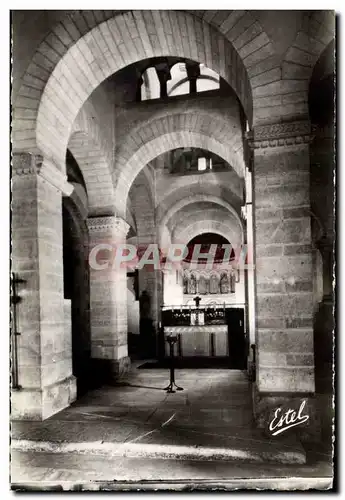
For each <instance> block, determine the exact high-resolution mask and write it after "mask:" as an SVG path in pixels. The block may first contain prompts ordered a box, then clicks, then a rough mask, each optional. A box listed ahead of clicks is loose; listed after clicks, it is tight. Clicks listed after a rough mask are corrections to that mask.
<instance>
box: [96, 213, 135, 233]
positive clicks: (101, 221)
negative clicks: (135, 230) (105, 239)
mask: <svg viewBox="0 0 345 500" xmlns="http://www.w3.org/2000/svg"><path fill="white" fill-rule="evenodd" d="M87 226H88V228H89V231H91V232H96V233H97V232H100V233H105V232H108V233H109V234H111V235H112V236H113V237H119V238H125V237H126V235H127V233H128V230H129V227H130V226H129V224H128V223H127V222H126V221H125V220H124V219H122V218H121V217H117V216H115V215H107V216H104V217H89V218H88V219H87Z"/></svg>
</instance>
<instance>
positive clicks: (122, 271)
mask: <svg viewBox="0 0 345 500" xmlns="http://www.w3.org/2000/svg"><path fill="white" fill-rule="evenodd" d="M87 223H88V228H89V238H90V255H91V252H92V251H94V252H95V253H94V255H95V257H96V261H97V262H100V259H102V260H103V261H104V263H103V269H100V268H99V266H94V265H93V264H92V259H89V263H90V324H91V357H92V359H93V363H94V365H95V376H96V374H97V375H99V377H100V381H102V382H104V381H106V380H111V379H115V378H117V377H119V376H122V375H123V374H124V373H126V372H127V371H128V369H129V365H130V359H129V357H128V345H127V269H126V267H124V266H123V267H119V266H117V265H114V255H115V252H116V248H117V245H119V244H123V243H125V242H126V235H127V232H128V229H129V225H128V224H127V222H125V221H124V220H123V219H121V218H120V217H116V216H112V215H111V216H105V217H92V218H89V219H88V220H87ZM97 245H99V248H100V250H99V252H97V251H96V250H95V249H96V247H97ZM105 245H109V250H104V246H105ZM102 248H103V250H102ZM110 248H112V250H110Z"/></svg>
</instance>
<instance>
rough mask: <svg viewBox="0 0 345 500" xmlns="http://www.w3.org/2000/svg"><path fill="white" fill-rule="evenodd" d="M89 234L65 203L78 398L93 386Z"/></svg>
mask: <svg viewBox="0 0 345 500" xmlns="http://www.w3.org/2000/svg"><path fill="white" fill-rule="evenodd" d="M87 242H88V233H87V228H86V225H85V221H83V220H82V219H81V218H80V217H79V216H78V213H77V212H76V210H75V208H74V207H73V203H72V202H71V201H67V200H65V199H64V203H63V263H64V298H65V299H69V300H70V301H71V323H72V325H71V327H72V370H73V375H74V376H75V377H76V379H77V395H78V397H79V396H82V395H83V394H85V392H86V391H87V390H88V389H89V388H90V387H92V380H91V370H90V359H91V334H90V323H89V308H90V297H89V270H88V260H87V248H88V245H87Z"/></svg>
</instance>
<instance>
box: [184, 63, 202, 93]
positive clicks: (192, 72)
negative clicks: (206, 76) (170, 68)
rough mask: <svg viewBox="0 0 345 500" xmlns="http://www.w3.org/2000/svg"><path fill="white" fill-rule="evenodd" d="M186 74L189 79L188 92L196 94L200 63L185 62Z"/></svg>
mask: <svg viewBox="0 0 345 500" xmlns="http://www.w3.org/2000/svg"><path fill="white" fill-rule="evenodd" d="M186 69H187V75H188V79H189V93H190V94H196V92H197V85H196V82H197V79H198V78H199V76H200V65H199V64H198V63H186Z"/></svg>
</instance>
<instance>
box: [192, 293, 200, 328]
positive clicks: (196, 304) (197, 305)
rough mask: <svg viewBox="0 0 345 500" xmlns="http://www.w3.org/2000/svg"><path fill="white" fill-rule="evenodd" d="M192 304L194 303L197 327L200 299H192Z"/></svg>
mask: <svg viewBox="0 0 345 500" xmlns="http://www.w3.org/2000/svg"><path fill="white" fill-rule="evenodd" d="M193 300H194V302H195V324H196V325H198V324H199V304H200V301H201V297H198V296H196V297H194V299H193Z"/></svg>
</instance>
